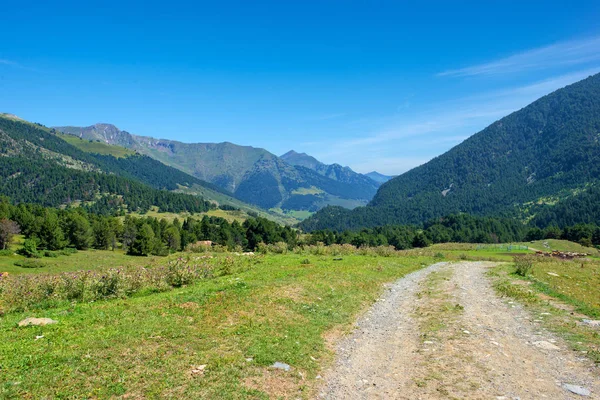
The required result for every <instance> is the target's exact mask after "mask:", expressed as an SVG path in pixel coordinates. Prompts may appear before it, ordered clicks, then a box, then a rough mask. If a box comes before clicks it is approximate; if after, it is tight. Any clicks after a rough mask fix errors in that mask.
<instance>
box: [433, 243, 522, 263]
mask: <svg viewBox="0 0 600 400" xmlns="http://www.w3.org/2000/svg"><path fill="white" fill-rule="evenodd" d="M518 246H519V244H512V245H511V244H498V245H489V244H476V243H438V244H434V245H432V246H430V247H428V248H427V249H428V250H429V251H433V252H438V253H440V254H443V255H444V256H445V258H447V259H453V260H457V259H458V260H471V261H477V260H485V261H512V258H513V257H514V256H515V255H520V254H530V253H533V251H532V250H527V249H523V248H519V247H518Z"/></svg>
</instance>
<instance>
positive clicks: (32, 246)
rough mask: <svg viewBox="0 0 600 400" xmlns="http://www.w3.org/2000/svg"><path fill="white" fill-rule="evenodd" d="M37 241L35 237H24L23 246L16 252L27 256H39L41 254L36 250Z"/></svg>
mask: <svg viewBox="0 0 600 400" xmlns="http://www.w3.org/2000/svg"><path fill="white" fill-rule="evenodd" d="M38 245H39V242H38V240H37V239H36V238H30V239H26V240H25V242H23V247H22V248H20V249H19V250H18V251H17V253H18V254H21V255H22V256H25V257H27V258H40V257H41V256H42V255H41V254H40V253H39V251H38V249H37V248H38Z"/></svg>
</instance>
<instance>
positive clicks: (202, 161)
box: [55, 124, 379, 211]
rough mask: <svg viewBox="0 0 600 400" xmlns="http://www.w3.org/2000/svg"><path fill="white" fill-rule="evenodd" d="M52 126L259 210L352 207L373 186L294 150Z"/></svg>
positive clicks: (360, 202) (369, 193)
mask: <svg viewBox="0 0 600 400" xmlns="http://www.w3.org/2000/svg"><path fill="white" fill-rule="evenodd" d="M55 129H56V130H58V131H60V132H62V133H65V134H68V135H73V136H76V137H79V138H81V139H84V140H92V141H100V142H103V143H106V144H110V145H117V146H122V147H124V148H127V149H130V150H133V151H135V152H138V153H140V154H143V155H147V156H149V157H152V158H154V159H156V160H158V161H160V162H162V163H164V164H166V165H169V166H172V167H174V168H177V169H179V170H181V171H183V172H185V173H187V174H190V175H192V176H194V177H196V178H198V179H201V180H204V181H207V182H210V183H212V184H214V185H217V186H218V187H220V188H222V189H224V190H226V191H228V192H230V193H231V194H232V195H233V196H235V197H236V198H238V199H240V200H242V201H244V202H246V203H250V204H254V205H257V206H259V207H262V208H264V209H282V210H284V211H290V210H307V211H317V210H318V209H320V208H322V207H323V206H325V205H339V206H343V207H346V208H354V207H357V206H359V205H365V204H366V203H367V202H368V201H369V200H371V199H372V198H373V196H374V195H375V193H376V191H377V188H378V186H379V184H378V183H377V182H376V181H374V180H372V179H370V178H368V177H366V176H364V175H361V174H358V173H356V172H354V171H352V170H351V169H350V168H347V167H342V166H340V165H337V164H333V165H330V166H328V165H325V164H322V163H320V162H319V161H317V160H316V159H314V158H312V157H310V156H307V155H298V153H295V152H290V153H287V154H286V155H284V156H283V157H281V158H280V157H277V156H276V155H274V154H272V153H270V152H268V151H267V150H264V149H261V148H256V147H251V146H239V145H236V144H233V143H229V142H222V143H183V142H178V141H174V140H166V139H155V138H152V137H147V136H138V135H133V134H131V133H129V132H126V131H123V130H120V129H118V128H117V127H115V126H114V125H111V124H95V125H92V126H88V127H73V126H60V127H55ZM294 155H298V157H296V156H294ZM309 159H310V161H308V160H309Z"/></svg>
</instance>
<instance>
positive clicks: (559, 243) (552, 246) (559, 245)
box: [519, 239, 600, 256]
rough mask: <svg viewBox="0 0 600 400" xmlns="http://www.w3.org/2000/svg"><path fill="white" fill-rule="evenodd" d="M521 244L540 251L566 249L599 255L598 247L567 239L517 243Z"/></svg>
mask: <svg viewBox="0 0 600 400" xmlns="http://www.w3.org/2000/svg"><path fill="white" fill-rule="evenodd" d="M519 244H521V245H526V246H529V247H531V248H532V249H536V250H541V251H553V250H558V251H568V252H574V253H587V254H591V255H594V256H598V255H600V252H598V249H594V248H592V247H585V246H582V245H580V244H579V243H575V242H569V241H568V240H558V239H545V240H536V241H533V242H523V243H519Z"/></svg>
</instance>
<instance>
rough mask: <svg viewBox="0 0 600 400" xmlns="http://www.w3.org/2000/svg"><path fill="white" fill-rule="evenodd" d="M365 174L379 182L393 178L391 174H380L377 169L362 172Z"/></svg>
mask: <svg viewBox="0 0 600 400" xmlns="http://www.w3.org/2000/svg"><path fill="white" fill-rule="evenodd" d="M364 175H365V176H368V177H369V178H371V179H373V180H374V181H375V182H377V183H379V184H380V185H381V184H384V183H386V182H387V181H389V180H390V179H392V178H393V176H389V175H383V174H380V173H379V172H377V171H371V172H369V173H367V174H364Z"/></svg>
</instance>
